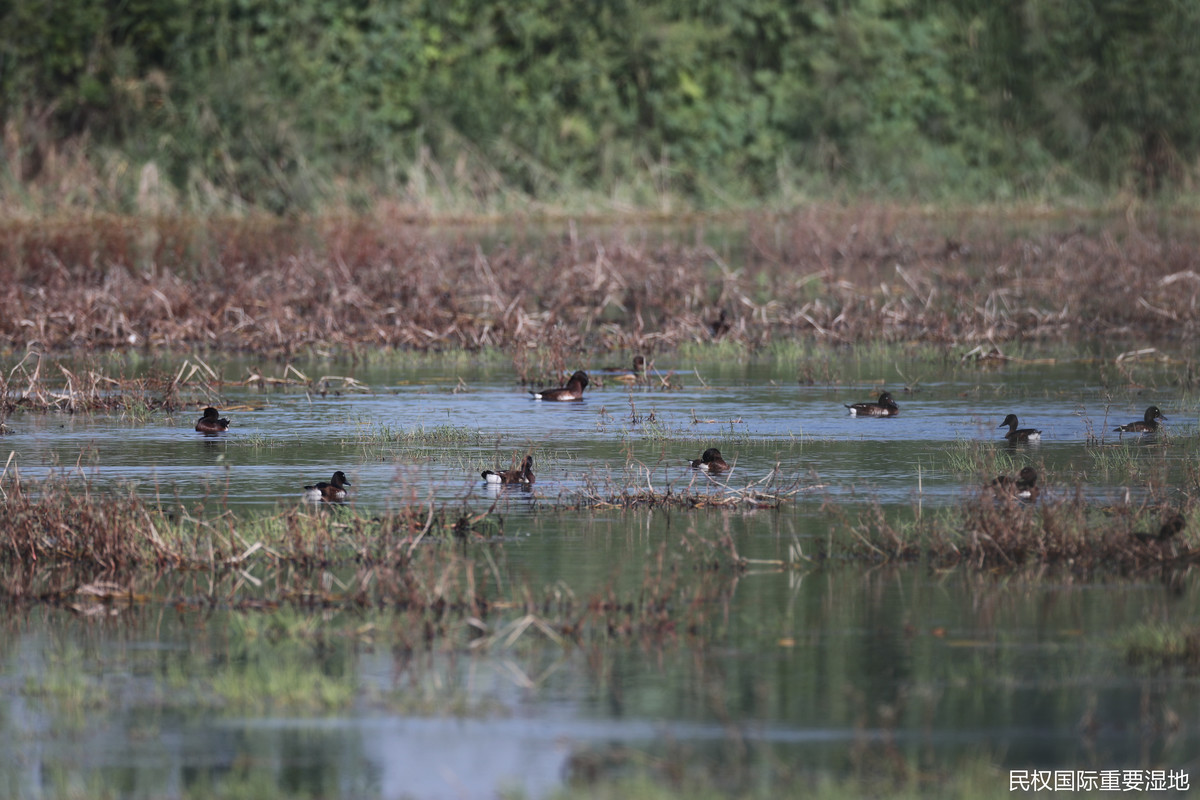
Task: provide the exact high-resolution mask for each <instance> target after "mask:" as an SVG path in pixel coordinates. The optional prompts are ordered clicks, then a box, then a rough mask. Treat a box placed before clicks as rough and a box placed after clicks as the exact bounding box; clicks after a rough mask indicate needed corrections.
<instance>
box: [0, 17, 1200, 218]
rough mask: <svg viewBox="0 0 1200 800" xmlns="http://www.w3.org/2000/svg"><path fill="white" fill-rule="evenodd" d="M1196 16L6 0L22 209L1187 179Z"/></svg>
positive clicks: (445, 203)
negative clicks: (8, 0)
mask: <svg viewBox="0 0 1200 800" xmlns="http://www.w3.org/2000/svg"><path fill="white" fill-rule="evenodd" d="M1197 86H1200V4H1197V3H1194V2H1189V0H1017V1H1016V2H1011V3H996V2H992V0H806V1H805V2H789V1H785V0H719V2H718V1H717V0H638V2H633V1H632V0H612V1H611V2H595V3H590V2H585V3H579V2H573V1H572V0H528V1H527V2H521V3H517V2H495V1H494V0H396V1H395V2H381V1H378V0H357V1H352V2H341V1H340V0H338V1H335V0H288V1H287V2H284V0H126V2H123V3H112V2H107V1H106V0H74V2H70V3H66V2H56V1H55V0H10V2H8V3H7V4H3V5H0V114H2V115H3V122H4V152H5V159H4V164H3V165H0V167H2V168H3V170H4V184H3V185H4V188H5V190H6V194H7V195H8V196H9V197H15V198H17V199H18V201H19V202H20V203H21V204H23V205H24V206H25V207H34V208H40V209H45V208H47V207H62V206H73V205H74V206H78V205H87V206H91V207H101V208H107V209H112V210H123V211H128V210H136V209H139V208H140V209H142V210H145V209H147V208H149V209H150V210H159V211H161V210H164V209H166V210H170V209H179V208H185V209H189V210H203V209H205V208H210V207H217V208H222V209H225V210H228V209H229V208H230V207H257V208H262V209H267V210H271V211H275V212H286V211H293V210H309V209H314V208H322V207H324V208H328V207H331V206H339V205H342V206H350V207H354V206H360V205H367V204H371V203H374V202H378V201H379V199H380V198H395V199H396V200H397V201H398V202H400V203H402V204H411V205H413V206H415V207H424V208H441V209H443V210H446V209H454V208H472V209H476V210H478V209H485V210H488V209H490V210H497V209H498V210H504V209H507V208H512V207H515V206H521V207H530V206H535V207H536V206H539V205H541V206H544V207H549V206H562V205H576V206H578V207H580V208H582V207H591V208H598V209H613V208H645V207H652V208H659V209H663V210H672V209H677V208H678V207H680V206H681V205H686V206H689V207H700V208H711V207H729V206H736V205H740V204H746V203H762V202H763V201H767V202H773V201H784V202H786V201H787V200H788V199H789V198H795V197H797V196H812V195H824V196H839V195H850V194H853V195H858V194H863V193H871V194H872V195H874V196H884V197H890V198H896V199H927V200H938V199H958V200H984V201H996V200H998V201H1005V200H1012V199H1022V198H1029V197H1034V198H1037V197H1043V196H1047V195H1051V194H1055V195H1058V194H1061V193H1064V192H1065V193H1067V194H1070V195H1074V196H1080V197H1089V196H1090V197H1096V196H1100V195H1102V194H1105V193H1110V192H1113V191H1123V192H1131V193H1132V192H1136V193H1138V194H1141V195H1158V194H1162V193H1164V192H1166V193H1172V194H1176V193H1179V192H1189V191H1191V190H1192V189H1193V184H1194V181H1195V178H1196V173H1197V156H1198V155H1200V152H1198V145H1200V142H1198V141H1197V140H1198V137H1200V104H1197V103H1195V102H1194V101H1195V98H1196V96H1197V95H1196V93H1197V89H1196V87H1197Z"/></svg>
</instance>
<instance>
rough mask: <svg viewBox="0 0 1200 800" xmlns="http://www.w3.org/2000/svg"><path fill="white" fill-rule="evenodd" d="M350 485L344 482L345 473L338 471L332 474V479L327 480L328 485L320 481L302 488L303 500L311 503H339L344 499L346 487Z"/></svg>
mask: <svg viewBox="0 0 1200 800" xmlns="http://www.w3.org/2000/svg"><path fill="white" fill-rule="evenodd" d="M349 485H350V481H348V480H346V473H344V472H342V471H341V470H340V469H339V470H338V471H337V472H335V473H333V477H332V478H330V479H329V483H326V482H325V481H321V482H320V483H316V484H313V485H312V486H305V487H304V499H306V500H308V501H309V502H312V503H320V502H322V501H324V502H326V503H341V502H343V501H344V500H345V499H346V487H347V486H349Z"/></svg>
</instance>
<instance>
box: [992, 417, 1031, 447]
mask: <svg viewBox="0 0 1200 800" xmlns="http://www.w3.org/2000/svg"><path fill="white" fill-rule="evenodd" d="M1019 424H1020V423H1018V422H1017V415H1016V414H1009V415H1008V416H1007V417H1005V418H1004V422H1001V423H1000V424H999V425H997V426H996V427H998V428H1003V427H1004V426H1005V425H1007V426H1008V433H1006V434H1004V438H1005V439H1008V440H1009V441H1010V442H1037V441H1040V440H1041V438H1042V432H1041V431H1039V430H1035V429H1033V428H1020V429H1018V428H1017V425H1019Z"/></svg>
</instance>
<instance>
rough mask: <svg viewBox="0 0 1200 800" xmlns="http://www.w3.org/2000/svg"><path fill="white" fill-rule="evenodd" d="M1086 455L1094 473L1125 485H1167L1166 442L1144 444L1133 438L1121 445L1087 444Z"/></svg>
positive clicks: (1169, 461) (1136, 436) (1169, 467)
mask: <svg viewBox="0 0 1200 800" xmlns="http://www.w3.org/2000/svg"><path fill="white" fill-rule="evenodd" d="M1159 435H1160V434H1155V436H1156V437H1157V436H1159ZM1087 454H1088V456H1089V457H1090V458H1091V462H1092V467H1093V468H1094V469H1095V470H1096V471H1098V472H1100V473H1102V474H1103V475H1104V476H1105V477H1106V478H1107V479H1109V480H1117V481H1120V482H1123V483H1126V484H1157V485H1160V486H1162V485H1166V483H1167V479H1168V476H1169V474H1170V471H1171V457H1170V455H1171V453H1170V449H1169V447H1168V442H1167V441H1166V440H1165V439H1157V440H1156V441H1154V442H1147V441H1143V440H1142V439H1141V436H1140V435H1139V434H1133V435H1131V436H1128V437H1127V438H1126V439H1125V440H1123V441H1115V442H1109V443H1107V444H1099V443H1093V444H1089V445H1088V447H1087Z"/></svg>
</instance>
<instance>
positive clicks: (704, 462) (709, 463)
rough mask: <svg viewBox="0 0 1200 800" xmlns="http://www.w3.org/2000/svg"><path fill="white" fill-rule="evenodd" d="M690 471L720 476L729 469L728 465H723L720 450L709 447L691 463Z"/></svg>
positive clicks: (723, 460) (723, 461)
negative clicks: (694, 470) (696, 470)
mask: <svg viewBox="0 0 1200 800" xmlns="http://www.w3.org/2000/svg"><path fill="white" fill-rule="evenodd" d="M692 469H698V470H700V471H701V472H707V473H709V474H710V475H720V474H721V473H722V472H725V471H726V470H727V469H729V465H728V464H727V463H725V459H723V458H721V451H720V450H718V449H717V448H715V447H710V448H708V449H707V450H705V451H704V452H703V453H702V454H701V456H700V457H699V458H697V459H695V460H694V461H692Z"/></svg>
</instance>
